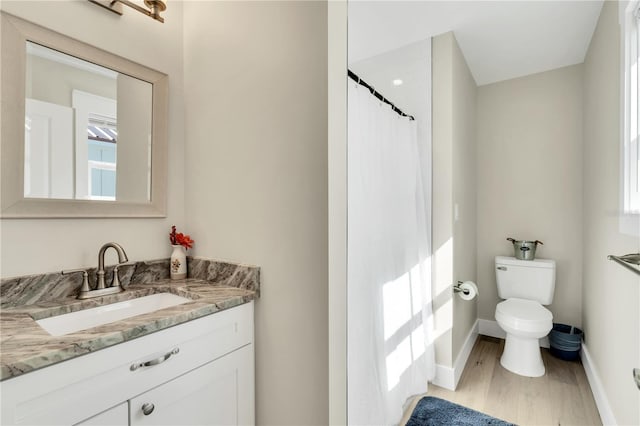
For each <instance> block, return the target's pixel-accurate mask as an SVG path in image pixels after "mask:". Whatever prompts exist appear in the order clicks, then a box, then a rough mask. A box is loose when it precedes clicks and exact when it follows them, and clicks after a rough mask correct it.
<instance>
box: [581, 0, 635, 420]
mask: <svg viewBox="0 0 640 426" xmlns="http://www.w3.org/2000/svg"><path fill="white" fill-rule="evenodd" d="M617 13H618V4H617V2H605V5H604V7H603V9H602V14H601V15H600V20H599V22H598V26H597V27H596V31H595V34H594V35H593V38H592V40H591V45H590V47H589V50H588V53H587V58H586V60H585V64H584V86H583V87H584V95H585V102H584V149H583V153H584V173H583V175H582V179H583V181H584V199H583V203H582V212H583V217H584V222H583V228H582V231H583V233H584V244H583V245H582V247H583V256H584V276H583V281H584V288H583V294H584V297H583V303H582V318H583V325H584V327H583V328H584V332H585V346H586V347H587V348H588V352H589V354H590V356H591V359H592V363H593V367H594V369H595V370H596V372H597V373H598V375H599V377H600V380H601V381H602V385H603V387H604V391H605V393H606V398H607V399H608V402H609V404H610V405H611V408H612V410H613V414H614V416H615V419H616V421H617V423H618V424H621V425H637V424H640V392H639V391H638V389H637V388H636V386H635V384H634V383H633V380H632V378H631V369H632V368H634V367H635V368H638V367H640V314H639V312H640V311H639V309H638V307H639V306H640V280H639V279H638V276H637V275H634V274H633V273H632V272H630V271H627V270H626V269H624V268H622V267H621V266H618V265H616V264H614V263H613V262H611V261H608V260H607V255H609V254H625V253H632V252H633V253H637V252H638V251H640V238H639V237H638V236H630V235H624V234H622V233H620V231H619V228H618V212H619V211H620V209H619V194H620V192H619V188H620V69H619V65H620V62H619V61H620V56H619V31H620V28H619V26H618V15H617ZM636 220H640V218H638V217H637V216H636Z"/></svg>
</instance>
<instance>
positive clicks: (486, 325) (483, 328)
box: [478, 319, 549, 348]
mask: <svg viewBox="0 0 640 426" xmlns="http://www.w3.org/2000/svg"><path fill="white" fill-rule="evenodd" d="M478 334H482V335H483V336H489V337H496V338H498V339H505V338H506V337H507V333H505V332H504V330H503V329H502V328H500V326H499V325H498V323H497V322H496V321H491V320H485V319H478ZM540 347H541V348H548V347H549V338H548V337H546V336H545V337H543V338H542V339H540Z"/></svg>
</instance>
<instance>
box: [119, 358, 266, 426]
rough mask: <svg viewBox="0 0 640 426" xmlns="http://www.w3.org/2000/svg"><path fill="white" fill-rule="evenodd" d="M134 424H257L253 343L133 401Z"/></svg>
mask: <svg viewBox="0 0 640 426" xmlns="http://www.w3.org/2000/svg"><path fill="white" fill-rule="evenodd" d="M129 409H130V420H131V425H246V424H254V366H253V345H247V346H244V347H243V348H240V349H238V350H236V351H234V352H231V353H230V354H228V355H225V356H223V357H222V358H219V359H217V360H215V361H211V362H209V363H207V364H205V365H203V366H202V367H199V368H196V369H195V370H192V371H190V372H188V373H186V374H184V375H182V376H180V377H178V378H176V379H173V380H171V381H169V382H167V383H165V384H163V385H160V386H158V387H156V388H154V389H152V390H150V391H148V392H145V393H143V394H142V395H140V396H138V397H136V398H133V399H131V400H130V401H129Z"/></svg>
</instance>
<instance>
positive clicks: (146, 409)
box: [142, 402, 156, 416]
mask: <svg viewBox="0 0 640 426" xmlns="http://www.w3.org/2000/svg"><path fill="white" fill-rule="evenodd" d="M154 408H156V407H155V406H154V405H153V404H151V403H150V402H145V403H144V404H142V413H143V414H144V415H145V416H148V415H149V414H151V413H153V410H154Z"/></svg>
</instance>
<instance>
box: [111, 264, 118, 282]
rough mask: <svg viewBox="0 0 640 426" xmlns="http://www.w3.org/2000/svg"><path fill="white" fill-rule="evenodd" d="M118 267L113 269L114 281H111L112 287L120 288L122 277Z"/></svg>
mask: <svg viewBox="0 0 640 426" xmlns="http://www.w3.org/2000/svg"><path fill="white" fill-rule="evenodd" d="M118 266H120V265H116V266H114V267H113V279H112V280H111V285H110V287H120V277H119V276H118Z"/></svg>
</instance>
